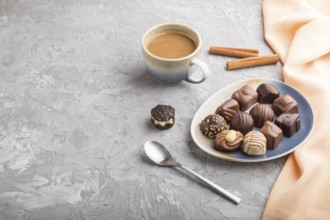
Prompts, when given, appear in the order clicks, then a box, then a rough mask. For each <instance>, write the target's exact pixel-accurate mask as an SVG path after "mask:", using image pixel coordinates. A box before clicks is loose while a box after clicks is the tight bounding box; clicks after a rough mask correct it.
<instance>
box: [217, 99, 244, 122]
mask: <svg viewBox="0 0 330 220" xmlns="http://www.w3.org/2000/svg"><path fill="white" fill-rule="evenodd" d="M237 111H239V104H238V102H237V101H236V100H235V99H228V100H227V101H225V102H224V103H223V104H222V105H220V106H219V107H218V108H217V110H216V111H215V113H216V114H218V115H221V116H222V117H224V118H225V119H226V121H227V122H228V123H229V122H230V120H231V118H232V117H233V114H235V112H237Z"/></svg>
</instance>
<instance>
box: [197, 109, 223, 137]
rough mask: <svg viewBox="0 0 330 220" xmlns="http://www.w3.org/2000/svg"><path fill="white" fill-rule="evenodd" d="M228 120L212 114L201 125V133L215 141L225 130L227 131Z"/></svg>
mask: <svg viewBox="0 0 330 220" xmlns="http://www.w3.org/2000/svg"><path fill="white" fill-rule="evenodd" d="M228 128H229V127H228V124H227V122H226V120H225V119H224V118H223V117H222V116H220V115H218V114H210V115H208V116H206V118H204V120H203V121H202V122H201V123H200V124H199V129H200V131H201V132H202V133H203V134H204V135H205V136H207V137H209V138H212V139H215V136H216V135H217V134H218V133H220V132H221V131H223V130H227V129H228Z"/></svg>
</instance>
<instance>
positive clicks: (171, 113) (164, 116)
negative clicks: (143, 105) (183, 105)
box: [150, 105, 175, 130]
mask: <svg viewBox="0 0 330 220" xmlns="http://www.w3.org/2000/svg"><path fill="white" fill-rule="evenodd" d="M150 114H151V118H150V120H151V123H152V124H153V125H154V126H155V127H156V128H159V129H162V130H164V129H168V128H171V127H172V126H173V125H174V122H175V109H174V108H173V107H172V106H170V105H157V106H155V107H154V108H152V109H151V112H150Z"/></svg>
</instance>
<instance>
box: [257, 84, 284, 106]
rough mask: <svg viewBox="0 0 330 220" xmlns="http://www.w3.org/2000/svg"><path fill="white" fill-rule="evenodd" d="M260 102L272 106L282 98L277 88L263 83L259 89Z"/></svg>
mask: <svg viewBox="0 0 330 220" xmlns="http://www.w3.org/2000/svg"><path fill="white" fill-rule="evenodd" d="M257 93H258V102H259V103H266V104H272V103H273V101H274V100H275V99H277V98H278V97H279V96H280V92H279V91H278V89H277V88H276V86H274V85H272V84H269V83H262V84H260V85H259V86H258V88H257Z"/></svg>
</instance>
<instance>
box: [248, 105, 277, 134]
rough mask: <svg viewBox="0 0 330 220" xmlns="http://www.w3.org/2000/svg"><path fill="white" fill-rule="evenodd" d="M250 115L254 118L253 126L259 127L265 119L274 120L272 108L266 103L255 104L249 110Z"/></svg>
mask: <svg viewBox="0 0 330 220" xmlns="http://www.w3.org/2000/svg"><path fill="white" fill-rule="evenodd" d="M250 115H251V116H252V118H253V120H254V126H256V127H258V128H261V127H262V126H263V125H264V123H265V122H266V121H271V122H272V121H274V119H275V114H274V111H273V109H272V108H271V107H270V106H268V105H267V104H256V105H255V106H253V107H252V108H251V110H250Z"/></svg>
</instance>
